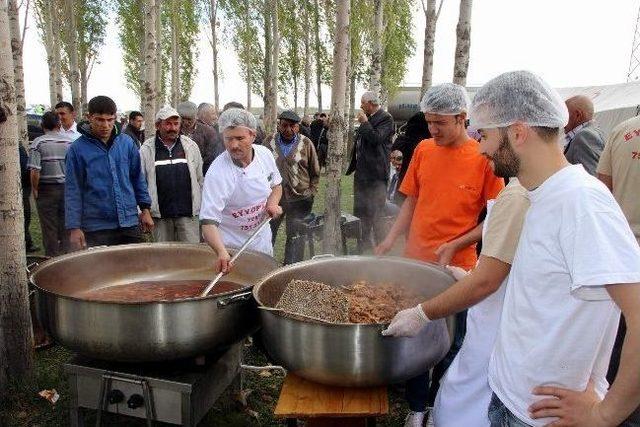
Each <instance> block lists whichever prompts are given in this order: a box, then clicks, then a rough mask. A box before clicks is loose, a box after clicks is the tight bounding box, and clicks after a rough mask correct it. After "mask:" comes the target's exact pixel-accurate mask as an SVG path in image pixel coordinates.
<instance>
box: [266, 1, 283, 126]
mask: <svg viewBox="0 0 640 427" xmlns="http://www.w3.org/2000/svg"><path fill="white" fill-rule="evenodd" d="M271 10H272V13H271V19H272V23H271V30H272V31H273V46H272V56H271V102H270V104H271V112H270V115H269V117H268V120H269V125H270V126H271V128H270V130H271V132H274V131H275V128H276V121H277V120H278V62H279V57H280V30H279V28H278V0H271ZM271 132H268V133H267V135H270V134H271Z"/></svg>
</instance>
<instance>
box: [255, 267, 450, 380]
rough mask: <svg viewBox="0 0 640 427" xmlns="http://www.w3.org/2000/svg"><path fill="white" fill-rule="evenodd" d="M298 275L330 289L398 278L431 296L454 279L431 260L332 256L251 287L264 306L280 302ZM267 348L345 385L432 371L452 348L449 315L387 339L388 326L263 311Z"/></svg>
mask: <svg viewBox="0 0 640 427" xmlns="http://www.w3.org/2000/svg"><path fill="white" fill-rule="evenodd" d="M292 279H301V280H313V281H318V282H323V283H326V284H328V285H332V286H339V285H346V284H351V283H353V282H355V281H357V280H366V281H367V282H369V283H372V284H375V283H397V284H402V285H404V286H409V287H411V288H413V289H416V290H419V291H421V292H423V295H424V297H425V299H427V298H429V297H432V296H434V295H436V294H438V293H440V292H442V291H443V290H445V289H446V288H447V287H449V286H451V284H453V283H454V282H455V280H454V278H453V276H451V274H449V273H448V272H447V271H446V270H444V269H443V268H441V267H438V266H436V265H433V264H427V263H423V262H418V261H412V260H407V259H404V258H393V257H366V256H349V257H329V258H322V259H314V260H311V261H305V262H301V263H297V264H292V265H289V266H286V267H282V268H280V269H278V270H276V271H273V272H271V273H269V274H268V275H267V276H266V277H263V278H262V279H261V280H260V281H259V283H258V284H257V285H256V286H254V288H253V295H254V297H255V299H256V301H257V302H258V304H259V306H263V307H275V305H276V303H277V301H278V300H279V298H280V296H281V295H282V292H284V289H285V287H286V285H287V284H288V283H289V281H291V280H292ZM260 317H261V319H262V336H263V340H264V345H265V347H266V349H267V351H268V352H269V354H270V355H271V357H273V358H274V359H275V361H277V362H278V363H280V364H282V365H283V366H284V367H285V368H287V369H288V370H290V371H292V372H294V373H296V374H297V375H299V376H301V377H304V378H307V379H309V380H312V381H316V382H319V383H324V384H330V385H340V386H374V385H382V384H391V383H396V382H400V381H404V380H407V379H409V378H412V377H414V376H416V375H418V374H420V373H423V372H426V371H427V370H428V369H429V368H430V367H431V366H433V365H434V364H436V363H437V362H439V361H440V360H441V359H442V358H443V357H444V356H445V354H446V353H447V351H448V350H449V347H450V345H451V339H450V337H449V332H448V330H447V325H446V322H445V320H444V319H440V320H437V321H434V322H431V323H430V324H429V325H428V326H427V327H426V328H425V329H424V330H423V331H422V332H421V333H420V334H419V335H417V336H415V337H412V338H399V337H398V338H396V337H383V336H381V334H380V332H381V331H382V329H384V328H385V326H386V325H355V324H335V325H333V324H324V323H308V322H303V321H300V320H295V319H291V318H289V317H284V316H282V315H281V314H280V313H278V312H277V311H270V310H268V309H262V310H260Z"/></svg>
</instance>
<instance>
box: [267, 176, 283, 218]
mask: <svg viewBox="0 0 640 427" xmlns="http://www.w3.org/2000/svg"><path fill="white" fill-rule="evenodd" d="M281 197H282V185H281V184H278V185H276V186H275V187H273V188H271V194H269V197H267V206H266V209H267V214H268V215H269V216H270V217H271V218H277V217H279V216H280V215H282V208H281V207H280V198H281Z"/></svg>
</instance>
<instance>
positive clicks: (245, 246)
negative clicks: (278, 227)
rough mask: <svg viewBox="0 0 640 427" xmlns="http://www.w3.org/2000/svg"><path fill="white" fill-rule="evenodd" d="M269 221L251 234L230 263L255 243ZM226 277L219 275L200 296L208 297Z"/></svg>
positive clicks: (269, 219)
mask: <svg viewBox="0 0 640 427" xmlns="http://www.w3.org/2000/svg"><path fill="white" fill-rule="evenodd" d="M269 221H271V218H270V217H268V218H267V219H265V220H264V221H263V222H262V224H260V226H259V227H258V228H257V229H256V230H255V231H254V232H253V233H252V234H251V236H249V238H248V239H247V241H246V242H244V244H243V245H242V246H241V247H240V249H238V252H236V253H235V255H234V256H233V257H232V258H231V260H230V261H229V263H230V264H231V263H233V262H234V261H235V260H236V259H237V258H238V256H240V254H241V253H242V252H244V250H245V249H247V247H248V246H249V245H250V244H251V242H253V241H254V240H255V238H256V237H257V236H258V234H259V233H260V231H262V229H263V228H264V227H265V226H266V225H267V224H269ZM223 275H224V273H222V271H221V272H220V273H218V275H217V276H216V277H215V278H214V279H213V280H212V281H211V282H209V284H208V285H207V287H206V288H205V290H204V291H202V293H201V294H200V296H201V297H206V296H207V295H208V294H209V292H211V290H212V289H213V287H214V286H215V284H216V283H218V281H219V280H220V278H221V277H222V276H223Z"/></svg>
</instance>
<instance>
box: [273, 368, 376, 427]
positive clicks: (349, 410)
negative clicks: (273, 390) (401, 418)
mask: <svg viewBox="0 0 640 427" xmlns="http://www.w3.org/2000/svg"><path fill="white" fill-rule="evenodd" d="M388 413H389V398H388V396H387V387H386V386H381V387H366V388H352V387H336V386H327V385H322V384H317V383H314V382H311V381H307V380H305V379H303V378H300V377H298V376H296V375H293V374H287V377H286V378H285V380H284V384H283V385H282V390H281V391H280V398H279V399H278V404H277V405H276V409H275V411H274V414H275V416H276V417H278V418H286V419H287V424H288V425H290V426H295V425H296V424H297V422H296V419H298V418H302V419H305V420H306V425H307V426H309V427H313V426H371V425H375V417H377V416H379V415H385V414H388Z"/></svg>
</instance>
